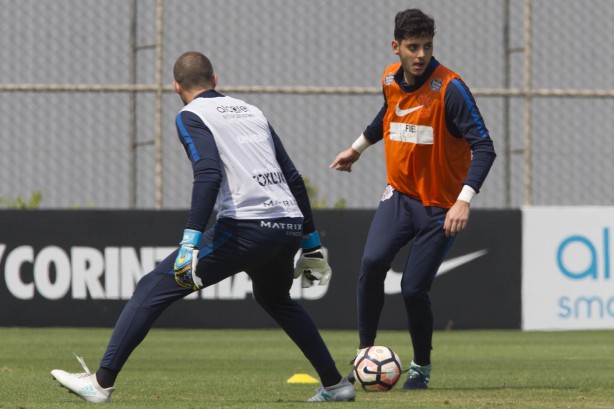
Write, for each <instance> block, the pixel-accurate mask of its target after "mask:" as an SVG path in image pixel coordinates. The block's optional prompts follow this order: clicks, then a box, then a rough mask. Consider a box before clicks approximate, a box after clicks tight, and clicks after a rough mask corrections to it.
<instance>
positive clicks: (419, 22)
mask: <svg viewBox="0 0 614 409" xmlns="http://www.w3.org/2000/svg"><path fill="white" fill-rule="evenodd" d="M411 37H435V20H433V18H432V17H430V16H428V15H426V14H424V13H423V12H422V10H420V9H407V10H404V11H399V12H398V13H397V15H396V17H395V18H394V39H395V40H396V41H399V42H401V41H403V40H405V39H406V38H411Z"/></svg>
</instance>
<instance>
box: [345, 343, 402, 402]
mask: <svg viewBox="0 0 614 409" xmlns="http://www.w3.org/2000/svg"><path fill="white" fill-rule="evenodd" d="M354 377H355V378H356V380H357V381H358V382H359V383H360V385H361V386H362V388H363V389H364V390H365V391H368V392H386V391H389V390H390V389H392V388H393V387H394V385H396V384H397V382H398V381H399V378H400V377H401V360H400V359H399V356H398V355H397V354H396V352H394V351H393V350H392V349H390V348H388V347H384V346H372V347H368V348H365V349H362V350H361V351H360V353H359V354H358V355H357V356H356V359H354Z"/></svg>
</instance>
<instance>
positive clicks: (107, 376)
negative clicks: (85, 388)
mask: <svg viewBox="0 0 614 409" xmlns="http://www.w3.org/2000/svg"><path fill="white" fill-rule="evenodd" d="M118 374H119V371H116V370H114V369H109V368H98V370H97V371H96V381H97V382H98V385H100V387H101V388H103V389H107V388H110V387H111V386H113V385H114V384H115V379H117V375H118Z"/></svg>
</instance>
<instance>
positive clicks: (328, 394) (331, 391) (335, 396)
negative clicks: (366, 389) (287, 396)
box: [307, 376, 356, 402]
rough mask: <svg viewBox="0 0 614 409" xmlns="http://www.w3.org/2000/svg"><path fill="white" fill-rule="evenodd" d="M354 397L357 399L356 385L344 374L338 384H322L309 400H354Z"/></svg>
mask: <svg viewBox="0 0 614 409" xmlns="http://www.w3.org/2000/svg"><path fill="white" fill-rule="evenodd" d="M354 399H356V391H355V390H354V386H353V385H352V384H351V383H350V382H349V381H348V379H347V376H344V377H343V378H341V382H339V383H338V384H336V385H333V386H328V387H324V386H320V387H319V388H318V389H316V394H315V395H314V396H312V397H311V398H310V399H309V400H308V401H307V402H352V401H354Z"/></svg>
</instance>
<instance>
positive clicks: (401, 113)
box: [394, 104, 424, 116]
mask: <svg viewBox="0 0 614 409" xmlns="http://www.w3.org/2000/svg"><path fill="white" fill-rule="evenodd" d="M423 106H424V105H420V106H419V107H413V108H408V109H401V108H399V104H397V107H396V109H395V110H394V113H395V114H396V116H405V115H408V114H411V113H412V112H414V111H417V110H419V109H420V108H422V107H423Z"/></svg>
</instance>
